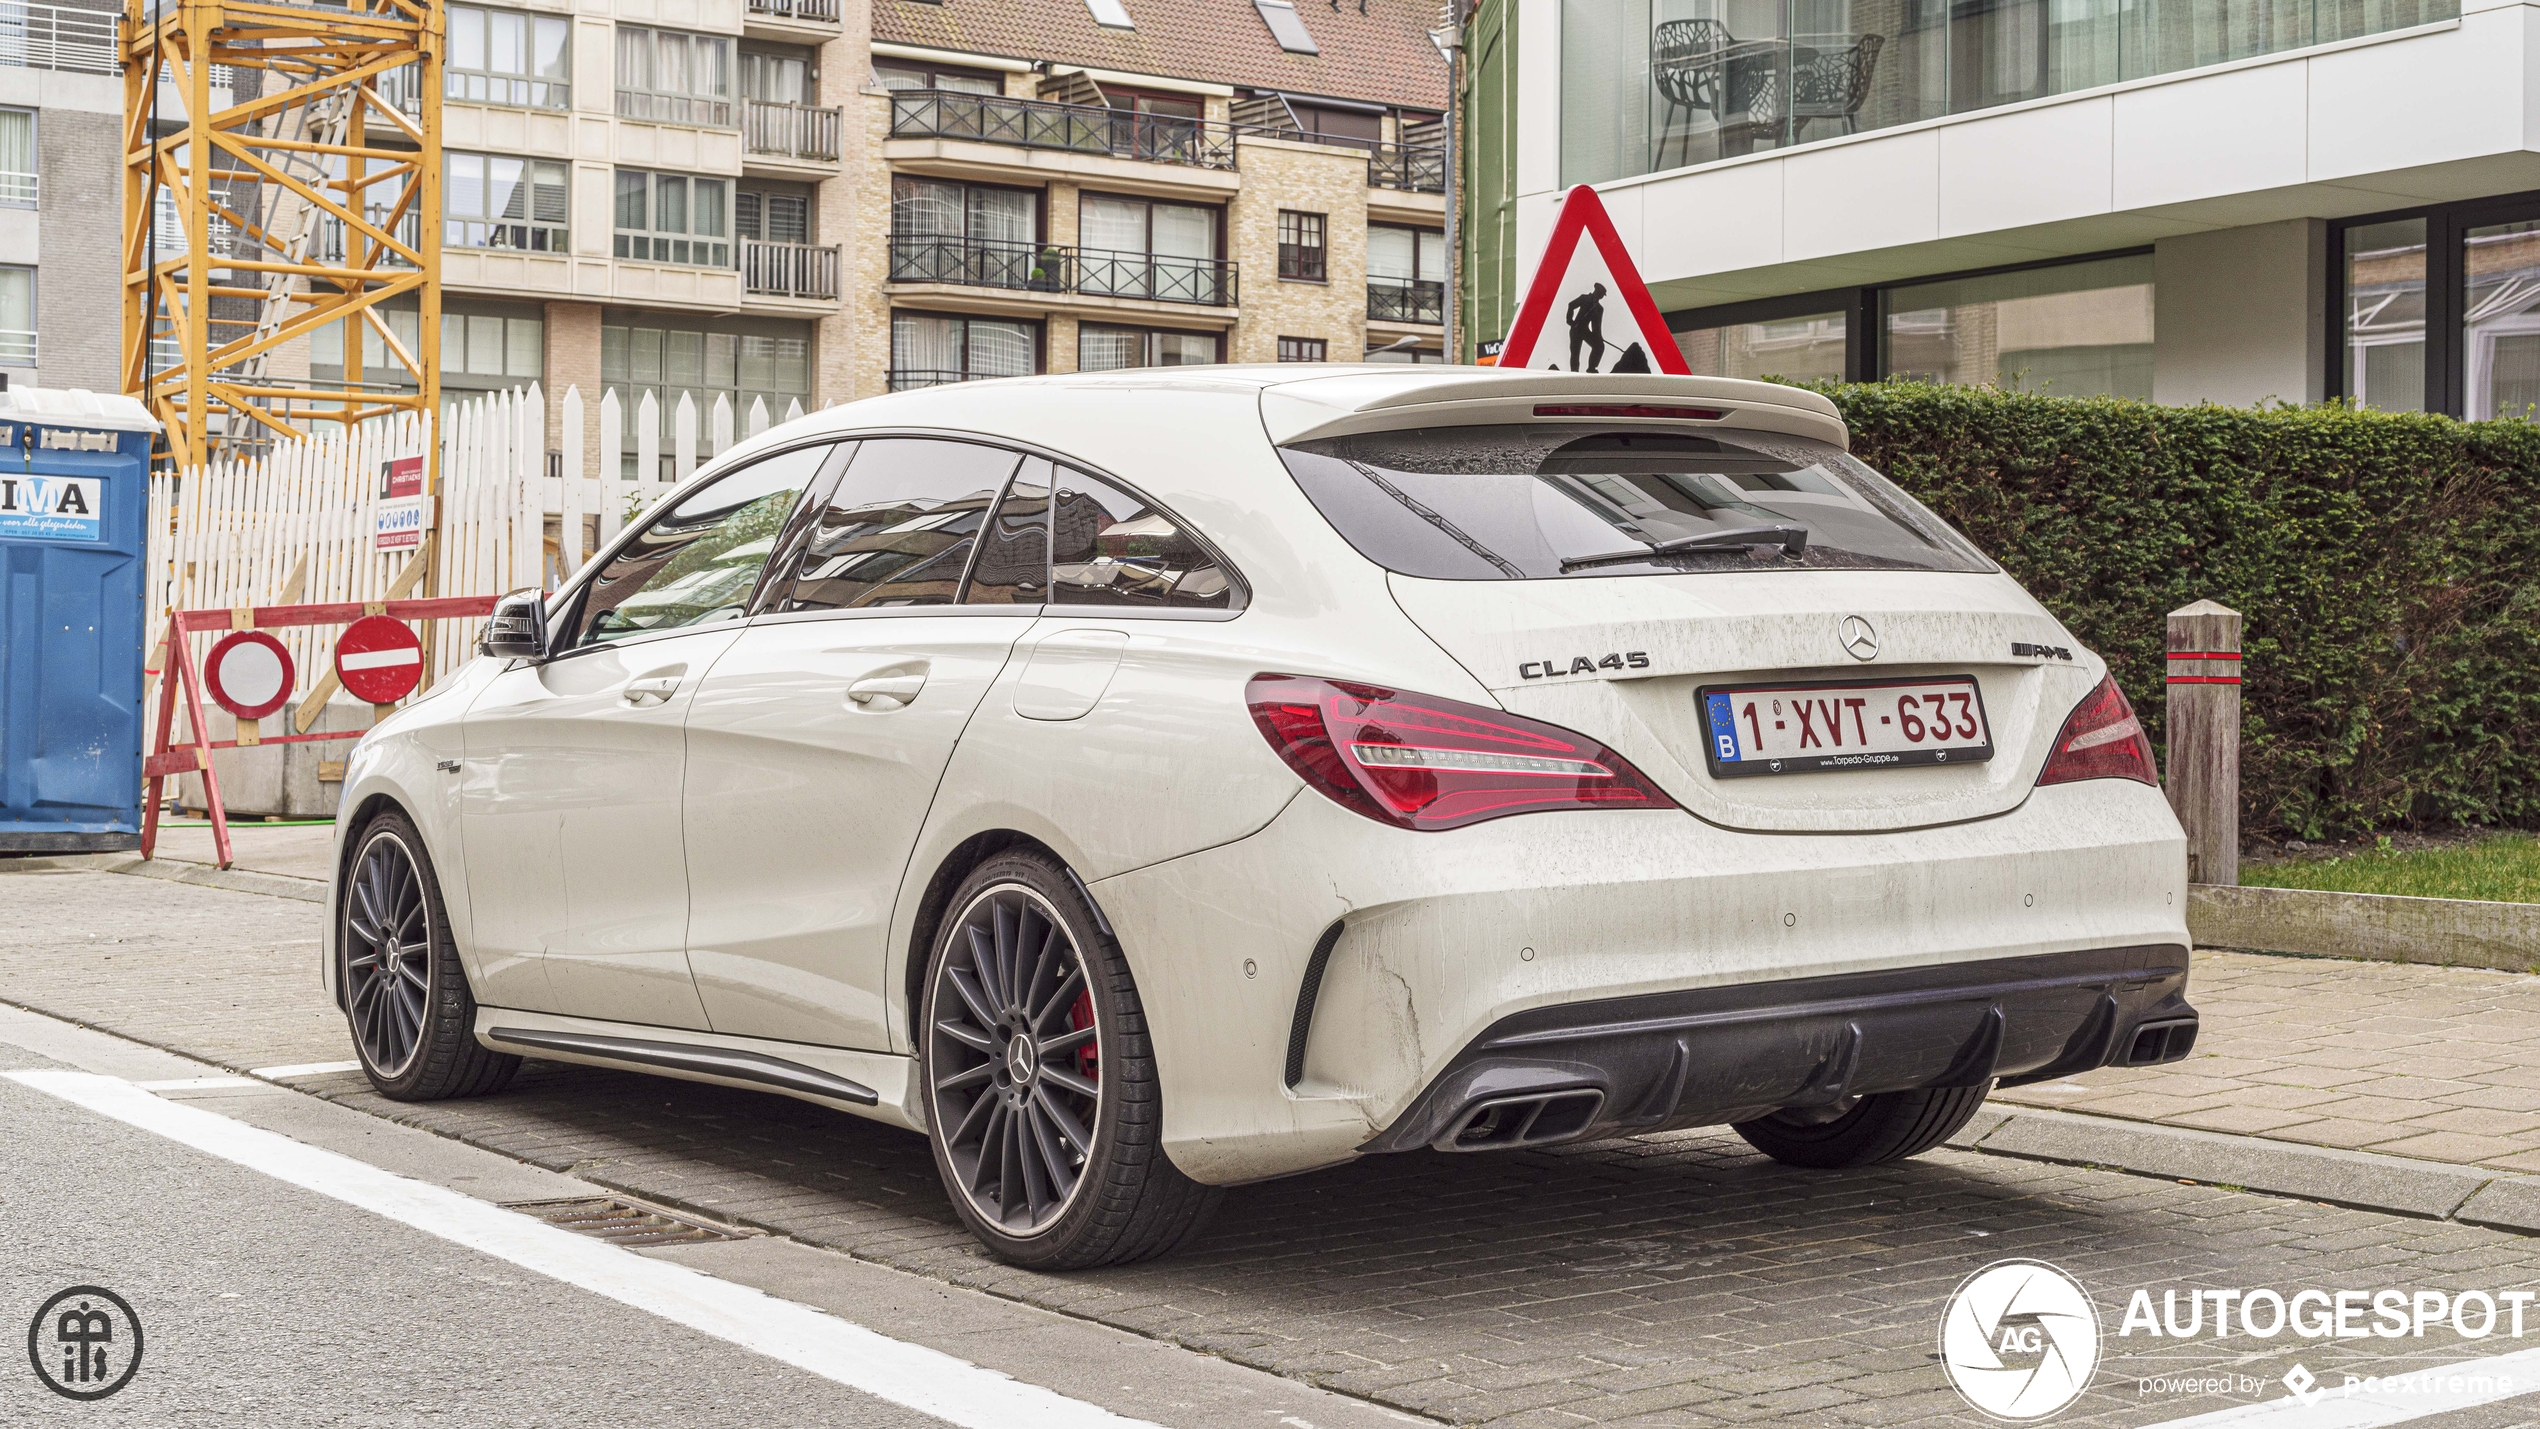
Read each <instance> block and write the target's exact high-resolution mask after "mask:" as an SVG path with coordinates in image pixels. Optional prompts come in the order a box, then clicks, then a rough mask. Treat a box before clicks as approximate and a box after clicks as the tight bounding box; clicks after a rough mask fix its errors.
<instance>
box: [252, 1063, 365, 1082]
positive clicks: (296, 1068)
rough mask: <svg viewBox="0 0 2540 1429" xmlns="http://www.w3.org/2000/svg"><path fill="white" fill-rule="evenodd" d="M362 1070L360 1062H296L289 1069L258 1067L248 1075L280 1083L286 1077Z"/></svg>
mask: <svg viewBox="0 0 2540 1429" xmlns="http://www.w3.org/2000/svg"><path fill="white" fill-rule="evenodd" d="M361 1069H362V1064H361V1063H359V1062H294V1063H292V1064H291V1065H290V1066H288V1067H258V1068H255V1069H254V1070H252V1071H250V1072H248V1073H247V1075H248V1076H251V1077H262V1078H264V1079H265V1080H266V1081H268V1082H278V1081H280V1080H282V1079H283V1078H284V1077H314V1076H318V1075H320V1074H321V1073H325V1072H358V1071H360V1070H361Z"/></svg>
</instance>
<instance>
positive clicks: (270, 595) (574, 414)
mask: <svg viewBox="0 0 2540 1429" xmlns="http://www.w3.org/2000/svg"><path fill="white" fill-rule="evenodd" d="M558 406H559V408H560V412H559V416H560V417H561V419H562V420H561V423H560V425H561V427H562V430H561V431H559V432H557V433H556V437H557V441H556V443H555V445H554V446H553V447H552V448H551V447H550V446H549V444H548V433H547V399H546V395H545V393H544V392H542V391H541V390H540V389H539V388H538V387H537V386H536V385H535V384H532V385H531V386H529V387H527V388H514V389H512V390H510V391H507V392H496V393H491V394H489V395H487V396H485V397H483V398H479V399H475V400H471V401H466V402H460V403H456V404H454V405H453V406H452V407H451V408H450V409H449V417H448V420H447V421H446V422H444V423H443V424H442V431H441V433H440V444H441V476H440V491H441V503H440V504H441V519H440V523H439V529H438V534H437V536H436V537H435V541H434V550H433V553H432V557H433V567H434V576H435V579H434V581H433V582H432V590H433V592H434V593H435V594H438V595H443V596H467V595H474V596H482V595H499V594H502V593H503V592H505V591H511V590H520V589H523V588H526V587H529V586H543V587H545V588H547V589H550V590H552V589H554V588H555V587H556V586H557V585H559V584H560V583H562V582H563V581H564V580H565V579H566V578H568V577H570V576H571V575H572V574H573V573H574V572H575V571H577V570H579V569H580V568H581V566H582V564H583V562H584V561H586V560H588V559H589V558H590V557H591V556H592V555H593V554H594V553H595V552H596V551H597V550H598V549H599V547H600V546H604V545H606V544H607V543H608V542H609V541H610V540H611V539H613V538H614V537H615V536H616V535H617V533H618V532H619V530H620V529H622V528H623V527H624V525H625V523H626V522H627V521H628V520H630V519H632V518H633V517H634V516H636V515H637V514H639V513H640V512H641V511H642V510H643V509H644V508H645V507H647V506H650V505H651V504H652V503H653V502H654V501H655V500H657V499H659V498H660V497H661V496H662V495H663V494H664V493H666V492H668V491H669V490H670V489H671V484H672V482H673V481H676V480H684V479H686V478H687V477H688V476H689V475H691V474H692V473H694V472H695V470H696V468H697V465H698V463H699V461H700V460H711V459H712V458H713V457H716V456H719V455H721V454H722V453H723V452H724V450H725V449H727V448H729V447H730V446H731V445H732V443H733V440H734V431H733V429H734V426H735V425H736V423H735V420H734V413H733V410H732V404H731V402H730V400H729V399H728V398H726V397H723V396H720V395H718V396H717V397H716V398H715V400H714V405H713V407H712V409H711V410H709V411H707V412H705V413H703V414H702V417H703V420H702V422H701V421H700V416H701V414H700V413H699V412H698V410H697V406H696V403H695V401H694V400H693V399H692V398H691V397H690V396H688V395H687V394H685V393H682V394H681V395H680V398H679V401H678V403H677V405H676V406H675V407H674V409H673V410H672V411H671V413H670V414H669V432H668V434H667V435H668V437H669V441H668V443H667V445H668V448H669V453H670V462H669V464H668V469H667V470H665V468H664V464H663V462H662V460H661V456H662V451H663V447H664V445H665V444H664V442H663V436H664V433H663V430H662V428H663V421H662V415H663V414H662V411H661V405H660V402H659V400H658V399H657V398H656V397H655V396H654V394H653V393H651V392H649V391H647V392H645V393H644V394H643V395H642V397H641V399H640V401H639V402H638V403H637V405H636V408H635V412H634V421H633V423H632V424H631V425H632V427H633V431H634V438H635V460H634V462H633V463H632V464H631V465H630V464H629V463H627V462H626V461H625V459H624V457H625V453H624V449H623V448H624V440H625V439H624V435H623V433H624V431H625V429H626V428H627V426H628V425H629V424H628V423H627V422H626V420H625V416H624V413H623V412H622V411H621V407H620V399H619V396H618V394H617V392H616V390H615V389H610V390H608V391H605V392H603V393H602V394H601V397H600V413H599V418H600V420H599V428H600V452H599V458H600V459H599V462H598V469H599V472H600V475H599V476H598V477H596V478H592V477H584V476H581V475H580V474H579V473H580V472H581V471H582V470H583V460H582V458H583V450H582V440H583V437H582V429H583V405H582V394H581V392H580V391H579V390H577V389H574V388H570V387H569V388H567V389H565V394H564V399H563V401H562V402H561V403H559V404H558ZM802 412H803V409H802V404H801V403H800V402H795V403H794V404H792V406H791V407H790V408H789V409H788V410H787V412H786V413H785V420H787V421H791V420H792V419H794V418H796V417H799V416H801V415H802ZM744 424H745V429H746V432H747V434H748V435H751V436H756V435H757V434H758V433H760V432H762V431H765V430H766V429H767V428H768V426H769V425H770V424H771V417H770V414H769V412H768V410H767V406H766V404H765V403H764V402H763V401H761V400H758V399H756V398H753V399H752V400H751V403H750V409H749V412H748V414H747V417H746V418H745V419H744ZM701 426H702V428H703V430H702V431H700V427H701ZM701 438H702V446H703V450H700V446H701V441H700V439H701ZM429 439H430V438H429V436H428V425H427V423H426V421H425V419H424V417H423V416H422V415H421V414H413V415H408V416H404V417H398V418H394V419H389V420H383V421H378V422H372V423H367V424H365V425H363V426H362V427H360V428H359V429H357V430H354V431H350V432H345V431H341V430H333V431H323V432H320V433H319V434H317V435H314V436H311V437H308V438H306V439H304V440H300V441H294V442H282V443H278V444H277V445H276V446H275V447H274V449H273V450H272V452H271V453H270V454H268V455H266V456H262V457H255V458H248V459H242V460H238V461H219V462H213V463H211V464H210V465H208V466H203V467H195V468H191V469H189V470H187V471H186V472H184V473H183V474H182V475H181V476H180V475H177V474H173V473H162V474H159V475H156V476H153V477H152V478H151V483H150V558H149V581H150V587H149V610H150V611H151V615H152V625H153V627H154V628H153V633H152V644H153V646H154V647H155V646H156V644H157V642H158V639H159V638H160V635H161V634H162V633H163V628H164V624H165V618H164V616H163V615H161V614H160V613H161V612H163V611H165V610H168V609H170V608H176V609H183V610H200V609H220V608H224V607H228V608H235V607H238V606H253V605H283V604H298V603H308V602H342V601H379V600H388V599H391V598H401V599H402V598H412V597H417V596H421V595H422V594H423V593H424V582H423V581H422V580H421V579H420V576H421V572H420V571H411V570H409V565H410V563H411V562H412V560H413V559H414V557H413V555H412V553H411V552H406V551H380V550H377V549H375V536H376V532H375V521H376V519H377V514H378V507H379V502H380V500H381V486H382V481H383V473H384V468H385V467H386V464H387V463H388V462H390V461H392V460H395V459H398V458H402V457H412V456H420V455H422V454H423V452H424V444H425V442H426V441H427V440H429ZM550 450H553V451H555V452H556V453H557V454H558V456H559V458H560V460H558V461H557V462H556V463H555V470H556V471H558V472H562V473H574V474H573V475H569V476H568V475H553V474H550V467H549V463H548V453H549V451H550ZM646 473H651V474H653V479H652V480H649V481H647V480H644V479H642V477H643V474H646ZM480 623H481V622H480V620H477V619H468V620H442V621H436V622H434V624H435V625H436V626H437V627H438V629H437V631H436V632H435V635H434V638H433V640H432V642H431V645H432V650H433V664H434V674H435V677H436V678H437V677H439V676H441V675H446V674H448V673H449V672H451V671H452V670H455V669H457V668H458V666H459V665H460V664H462V663H464V662H465V661H466V660H467V659H468V657H469V656H470V655H471V654H473V653H474V650H475V645H476V637H477V627H478V625H479V624H480ZM273 633H274V635H275V637H276V638H277V639H280V640H281V641H282V642H283V645H284V646H285V648H287V649H289V650H290V651H291V658H292V663H293V664H294V665H295V666H296V667H297V669H298V672H299V679H298V689H297V690H295V691H294V693H293V698H294V700H295V701H296V700H297V699H298V698H299V697H300V696H301V695H303V694H305V693H306V692H307V691H308V690H309V689H311V688H312V687H314V685H315V684H316V683H317V682H318V681H319V680H320V679H321V678H322V677H323V676H324V674H325V673H326V671H328V670H329V669H331V668H332V665H333V651H334V648H335V637H336V635H337V633H338V628H337V627H334V626H301V627H291V628H286V629H283V630H278V631H275V632H273ZM217 638H218V637H217V636H216V635H197V636H195V637H194V639H195V641H196V644H197V648H196V650H195V657H196V659H198V660H199V659H201V658H202V656H203V654H204V653H205V652H206V651H207V650H208V649H209V648H210V645H211V643H212V641H214V640H216V639H217Z"/></svg>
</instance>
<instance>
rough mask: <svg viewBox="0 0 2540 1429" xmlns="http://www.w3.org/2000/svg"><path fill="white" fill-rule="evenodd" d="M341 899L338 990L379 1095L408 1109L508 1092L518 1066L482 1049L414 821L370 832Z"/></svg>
mask: <svg viewBox="0 0 2540 1429" xmlns="http://www.w3.org/2000/svg"><path fill="white" fill-rule="evenodd" d="M342 899H343V902H342V905H341V906H340V907H339V908H337V909H336V915H335V916H336V920H337V921H336V925H335V927H336V938H335V956H336V964H335V975H336V979H337V981H336V986H337V987H338V988H340V989H342V991H343V999H344V1017H345V1021H346V1022H347V1024H348V1025H349V1026H350V1028H351V1030H352V1034H353V1052H354V1055H355V1056H357V1057H359V1058H360V1059H361V1064H362V1072H363V1074H364V1075H366V1076H368V1077H369V1078H370V1084H371V1086H373V1087H374V1088H377V1089H378V1091H379V1094H380V1095H381V1096H384V1097H389V1098H392V1099H394V1100H397V1101H401V1102H428V1101H440V1100H442V1099H443V1098H446V1097H475V1096H484V1095H486V1094H487V1093H489V1092H498V1091H501V1090H502V1089H503V1087H504V1085H505V1084H506V1083H508V1082H510V1081H511V1079H512V1074H513V1073H515V1072H517V1071H519V1070H520V1058H518V1057H516V1056H513V1055H511V1054H510V1053H507V1052H496V1051H493V1050H491V1049H490V1048H488V1047H486V1046H485V1045H484V1044H482V1043H480V1042H478V1041H477V1040H476V1031H475V1024H476V997H475V995H474V994H473V993H472V992H470V991H469V989H468V985H467V970H466V969H465V968H463V967H461V966H460V965H459V953H458V947H457V945H456V944H454V943H453V942H451V940H450V918H449V913H448V911H447V910H446V909H445V908H444V906H443V905H442V902H441V884H440V880H439V878H438V877H437V876H436V875H435V874H434V872H433V868H432V855H431V854H430V853H429V852H427V851H426V850H425V849H424V846H423V836H422V835H421V834H420V833H418V832H416V830H415V826H414V823H413V821H412V820H409V819H408V818H407V817H406V816H405V815H404V814H401V813H389V814H382V815H380V816H379V817H378V818H376V819H373V820H371V821H370V823H368V824H366V825H364V826H363V828H362V831H361V834H360V835H359V837H358V839H357V841H356V843H355V848H354V853H353V858H352V861H351V862H350V863H349V864H347V865H346V866H345V875H344V884H343V894H342ZM390 949H393V951H387V950H390ZM383 968H392V969H393V972H392V973H389V974H387V975H383V973H382V971H381V970H382V969H383Z"/></svg>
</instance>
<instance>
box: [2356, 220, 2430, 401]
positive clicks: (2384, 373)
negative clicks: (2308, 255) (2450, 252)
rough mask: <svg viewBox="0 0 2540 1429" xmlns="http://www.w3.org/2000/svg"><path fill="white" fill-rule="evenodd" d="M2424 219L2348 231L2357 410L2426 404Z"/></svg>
mask: <svg viewBox="0 0 2540 1429" xmlns="http://www.w3.org/2000/svg"><path fill="white" fill-rule="evenodd" d="M2425 247H2426V245H2425V220H2424V219H2422V218H2405V219H2401V220H2399V221H2398V222H2396V223H2373V224H2363V225H2359V226H2357V227H2354V228H2349V229H2347V230H2346V275H2345V276H2346V301H2345V305H2344V306H2345V313H2346V362H2345V373H2344V376H2345V378H2346V395H2347V396H2348V397H2350V398H2352V399H2354V403H2355V405H2356V406H2358V407H2371V408H2373V409H2375V410H2377V411H2383V412H2422V411H2424V410H2426V405H2425V396H2426V393H2425Z"/></svg>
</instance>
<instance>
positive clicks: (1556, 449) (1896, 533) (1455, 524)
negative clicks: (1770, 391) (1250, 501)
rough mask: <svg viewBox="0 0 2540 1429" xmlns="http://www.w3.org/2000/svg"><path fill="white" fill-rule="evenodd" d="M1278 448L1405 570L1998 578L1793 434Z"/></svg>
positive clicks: (1855, 468)
mask: <svg viewBox="0 0 2540 1429" xmlns="http://www.w3.org/2000/svg"><path fill="white" fill-rule="evenodd" d="M1280 455H1281V456H1282V457H1283V458H1284V459H1285V460H1286V462H1287V465H1288V471H1289V472H1290V473H1291V474H1292V475H1294V476H1295V478H1296V482H1297V485H1299V486H1301V487H1303V488H1304V489H1305V494H1306V495H1307V496H1308V497H1310V498H1311V499H1312V500H1313V502H1314V504H1315V506H1316V507H1317V508H1318V509H1320V510H1321V511H1322V513H1323V515H1324V517H1325V519H1327V520H1329V521H1330V522H1331V523H1332V525H1333V526H1334V527H1335V528H1336V529H1338V530H1339V531H1340V533H1341V535H1342V536H1344V537H1346V538H1348V540H1349V543H1350V544H1351V545H1353V546H1355V547H1357V548H1358V551H1359V553H1360V554H1361V555H1364V556H1366V557H1367V558H1368V559H1369V560H1371V561H1374V562H1375V563H1376V564H1378V565H1380V566H1383V567H1384V568H1385V569H1387V570H1389V571H1396V572H1399V573H1400V574H1403V575H1407V576H1425V577H1428V578H1431V579H1434V580H1528V579H1536V578H1544V577H1553V576H1615V575H1662V574H1665V575H1674V574H1685V573H1700V572H1738V571H1775V570H1799V569H1805V570H1909V571H1991V570H1993V569H1995V567H1994V565H1993V563H1992V562H1990V561H1988V560H1986V559H1985V558H1984V556H1983V555H1982V554H1981V553H1979V552H1978V551H1977V550H1976V549H1975V547H1973V546H1971V545H1969V544H1968V543H1967V541H1966V539H1965V538H1964V537H1962V536H1960V535H1959V534H1958V533H1957V532H1955V531H1953V530H1951V529H1949V527H1948V525H1947V524H1946V523H1944V522H1943V521H1941V519H1940V518H1939V517H1937V516H1934V515H1933V514H1932V513H1931V512H1930V511H1929V510H1928V509H1926V508H1925V507H1924V506H1923V505H1922V503H1920V502H1918V501H1916V500H1914V498H1912V497H1911V496H1908V495H1906V494H1905V493H1904V492H1903V491H1901V490H1899V489H1898V488H1897V487H1896V485H1895V484H1894V483H1893V482H1890V481H1889V480H1888V479H1887V478H1885V477H1883V476H1881V475H1879V474H1878V473H1877V472H1875V471H1872V470H1871V469H1870V468H1869V467H1867V466H1865V465H1863V464H1862V463H1861V462H1859V461H1858V460H1856V459H1854V458H1853V457H1852V456H1851V455H1849V454H1848V453H1846V452H1845V451H1843V449H1842V448H1840V447H1836V446H1832V445H1829V444H1827V443H1825V442H1820V441H1813V440H1810V439H1808V438H1805V437H1790V436H1782V435H1779V434H1774V433H1765V432H1747V431H1724V430H1717V429H1715V430H1710V431H1704V432H1699V433H1686V432H1670V431H1658V430H1649V429H1627V430H1617V429H1613V428H1605V427H1598V426H1595V425H1592V424H1572V423H1556V422H1540V423H1532V424H1527V425H1523V426H1518V425H1508V426H1477V427H1415V428H1412V429H1409V430H1406V431H1394V432H1373V433H1364V434H1361V435H1357V436H1347V437H1332V438H1327V439H1324V440H1321V441H1310V442H1300V443H1298V444H1296V445H1294V446H1288V447H1282V448H1280ZM1794 532H1795V533H1797V537H1796V539H1794ZM1706 543H1722V544H1706ZM1793 551H1795V552H1796V553H1797V554H1796V557H1795V558H1794V556H1793V555H1792V554H1791V552H1793Z"/></svg>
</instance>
